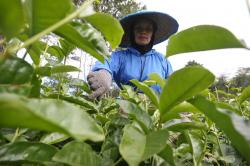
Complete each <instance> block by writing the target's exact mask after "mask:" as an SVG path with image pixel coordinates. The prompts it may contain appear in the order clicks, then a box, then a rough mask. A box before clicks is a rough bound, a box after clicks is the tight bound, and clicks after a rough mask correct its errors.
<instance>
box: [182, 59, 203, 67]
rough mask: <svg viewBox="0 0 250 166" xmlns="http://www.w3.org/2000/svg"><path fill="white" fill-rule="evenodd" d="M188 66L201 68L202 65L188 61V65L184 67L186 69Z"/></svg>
mask: <svg viewBox="0 0 250 166" xmlns="http://www.w3.org/2000/svg"><path fill="white" fill-rule="evenodd" d="M188 66H202V67H203V65H202V64H200V63H198V62H196V61H195V60H192V61H188V63H187V64H186V65H185V67H188Z"/></svg>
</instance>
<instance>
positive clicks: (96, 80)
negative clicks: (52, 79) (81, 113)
mask: <svg viewBox="0 0 250 166" xmlns="http://www.w3.org/2000/svg"><path fill="white" fill-rule="evenodd" d="M120 23H121V25H122V27H123V30H124V35H123V38H122V41H121V43H120V47H121V48H124V49H121V50H116V51H114V52H113V53H112V54H111V57H110V60H106V61H105V63H104V64H103V63H101V62H99V61H97V62H96V63H95V65H94V66H93V68H92V71H91V72H90V73H89V74H88V76H87V81H88V84H89V85H90V87H91V89H92V90H93V91H92V94H91V97H92V98H97V97H99V96H101V95H103V94H104V93H106V92H107V91H108V90H109V88H110V86H111V84H112V80H114V81H115V83H116V84H117V85H118V86H119V87H120V88H121V87H122V85H131V86H134V85H132V83H131V82H130V80H132V79H137V80H139V81H141V82H142V81H144V80H146V79H148V75H149V74H150V73H158V74H159V75H160V76H161V77H162V78H167V77H168V76H169V75H170V73H171V72H172V67H171V64H170V62H169V61H168V60H167V59H166V58H164V56H163V55H162V54H161V53H159V52H157V51H156V50H154V49H153V45H155V44H158V43H160V42H162V41H164V40H166V39H168V38H169V37H170V36H171V35H172V34H174V33H176V32H177V30H178V26H179V25H178V22H177V21H176V20H175V19H174V18H173V17H171V16H170V15H168V14H165V13H161V12H154V11H141V12H137V13H134V14H129V15H127V16H125V17H124V18H122V19H121V20H120ZM151 88H152V89H154V90H156V91H157V92H158V93H160V92H161V89H160V86H159V85H153V86H152V87H151Z"/></svg>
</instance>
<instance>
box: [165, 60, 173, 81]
mask: <svg viewBox="0 0 250 166" xmlns="http://www.w3.org/2000/svg"><path fill="white" fill-rule="evenodd" d="M163 69H164V70H165V78H168V77H169V75H170V74H171V73H173V68H172V65H171V63H170V62H169V60H168V59H167V58H163Z"/></svg>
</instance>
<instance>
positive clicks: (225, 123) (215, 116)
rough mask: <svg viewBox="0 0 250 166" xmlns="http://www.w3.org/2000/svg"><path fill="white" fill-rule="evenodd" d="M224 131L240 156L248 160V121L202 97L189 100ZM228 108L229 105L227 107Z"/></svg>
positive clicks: (249, 149)
mask: <svg viewBox="0 0 250 166" xmlns="http://www.w3.org/2000/svg"><path fill="white" fill-rule="evenodd" d="M189 102H190V103H191V104H193V105H194V106H195V107H197V108H198V109H199V110H200V111H202V112H203V113H204V114H205V115H206V116H207V117H209V118H210V119H211V120H212V121H213V122H215V124H216V126H218V127H219V128H220V129H222V130H223V131H224V133H225V134H226V135H227V136H228V138H229V139H230V140H231V142H232V144H233V145H234V146H235V147H236V148H237V149H238V151H239V152H240V153H241V155H242V156H244V157H245V159H246V160H247V161H248V162H250V158H249V154H250V130H249V129H250V121H249V120H245V119H243V117H240V116H239V115H237V114H236V113H234V112H233V111H231V110H228V109H225V108H223V109H221V108H220V107H216V105H215V104H214V103H213V102H211V101H208V100H206V99H205V98H203V97H196V98H194V99H191V100H189ZM228 108H229V107H228Z"/></svg>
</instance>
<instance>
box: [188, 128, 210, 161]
mask: <svg viewBox="0 0 250 166" xmlns="http://www.w3.org/2000/svg"><path fill="white" fill-rule="evenodd" d="M185 136H186V138H187V140H188V142H189V145H190V147H191V150H192V153H193V162H194V165H200V163H201V161H202V159H203V157H204V155H205V150H206V147H205V146H206V145H205V144H204V142H203V140H202V135H201V133H200V132H199V131H196V132H195V130H193V131H185Z"/></svg>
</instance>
